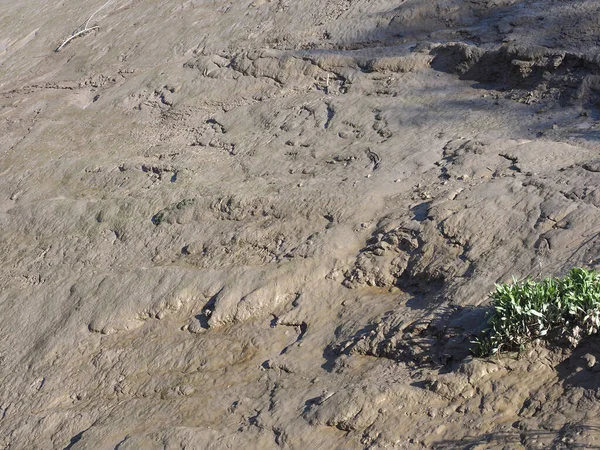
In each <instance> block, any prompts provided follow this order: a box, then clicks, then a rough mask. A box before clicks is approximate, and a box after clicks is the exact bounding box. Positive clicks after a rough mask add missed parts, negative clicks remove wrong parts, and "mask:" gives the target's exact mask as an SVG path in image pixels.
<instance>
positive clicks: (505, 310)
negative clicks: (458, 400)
mask: <svg viewBox="0 0 600 450" xmlns="http://www.w3.org/2000/svg"><path fill="white" fill-rule="evenodd" d="M490 297H491V298H492V307H493V308H494V310H493V312H492V313H491V315H490V316H489V319H488V325H489V327H488V328H487V329H485V330H484V331H483V332H482V334H481V336H480V337H479V338H477V339H476V340H475V341H474V342H473V344H474V347H473V348H472V349H471V350H472V352H473V353H474V354H475V355H476V356H489V355H493V354H496V353H498V352H500V351H501V350H507V351H511V350H522V349H523V348H524V346H525V345H526V344H527V343H528V342H531V341H533V340H534V339H544V340H547V341H558V340H563V339H566V340H567V341H569V342H570V343H571V344H572V345H574V346H575V345H577V344H578V342H579V340H580V339H581V338H583V337H585V336H589V335H592V334H596V333H597V332H598V330H600V273H598V272H594V271H590V270H586V269H581V268H573V269H571V271H570V272H569V274H568V275H567V276H565V277H564V278H546V279H545V280H542V281H540V282H535V281H533V280H530V279H528V280H525V281H522V282H517V281H516V280H514V282H513V284H502V285H496V290H495V291H494V292H492V293H491V294H490Z"/></svg>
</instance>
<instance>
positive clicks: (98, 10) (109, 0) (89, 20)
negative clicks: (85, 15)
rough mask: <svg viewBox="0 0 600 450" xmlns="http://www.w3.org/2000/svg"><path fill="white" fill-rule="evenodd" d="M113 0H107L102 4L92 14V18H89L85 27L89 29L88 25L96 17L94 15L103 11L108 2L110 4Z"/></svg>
mask: <svg viewBox="0 0 600 450" xmlns="http://www.w3.org/2000/svg"><path fill="white" fill-rule="evenodd" d="M113 1H114V0H108V1H107V2H106V3H105V4H104V5H102V6H101V7H100V8H98V9H97V10H96V11H95V12H94V14H92V15H91V16H90V18H89V19H88V20H87V22H86V23H85V27H84V28H85V29H86V30H87V27H88V25H89V24H90V22H91V21H92V19H93V18H94V16H95V15H96V14H98V13H99V12H100V11H102V10H103V9H104V8H105V7H106V6H108V4H109V3H112V2H113Z"/></svg>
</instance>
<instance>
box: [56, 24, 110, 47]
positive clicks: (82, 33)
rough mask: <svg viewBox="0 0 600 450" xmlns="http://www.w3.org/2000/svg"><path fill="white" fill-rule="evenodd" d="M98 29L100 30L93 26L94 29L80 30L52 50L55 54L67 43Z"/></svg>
mask: <svg viewBox="0 0 600 450" xmlns="http://www.w3.org/2000/svg"><path fill="white" fill-rule="evenodd" d="M98 28H100V27H99V26H95V27H92V28H86V29H84V30H81V31H79V32H77V33H75V34H74V35H72V36H70V37H69V38H68V39H67V40H65V42H63V43H62V44H60V45H59V46H58V47H57V49H56V50H54V51H55V52H59V51H60V49H61V48H63V47H64V46H65V45H67V44H68V43H69V42H71V41H72V40H73V39H75V38H76V37H79V36H83V35H84V34H86V33H89V32H90V31H93V30H97V29H98Z"/></svg>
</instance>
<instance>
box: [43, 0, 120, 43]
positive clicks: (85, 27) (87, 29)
mask: <svg viewBox="0 0 600 450" xmlns="http://www.w3.org/2000/svg"><path fill="white" fill-rule="evenodd" d="M113 1H114V0H108V1H107V2H106V3H104V4H103V5H102V6H101V7H100V8H98V9H97V10H96V11H94V13H93V14H92V15H91V16H90V17H89V19H88V20H87V21H86V22H85V25H83V29H81V27H79V28H77V29H76V30H75V31H73V33H72V34H71V36H69V37H68V38H67V39H65V41H64V42H63V43H62V44H60V45H59V46H58V47H57V48H56V50H54V51H55V52H59V51H60V50H61V49H62V48H63V47H64V46H65V45H67V44H68V43H69V42H71V41H72V40H73V39H75V38H77V37H79V36H83V35H84V34H87V33H89V32H90V31H93V30H97V29H99V28H100V27H99V26H98V25H95V26H93V27H90V26H89V25H90V22H91V21H92V19H93V18H94V16H95V15H96V14H98V13H99V12H100V11H102V10H103V9H104V8H106V7H107V6H108V5H109V4H110V3H112V2H113Z"/></svg>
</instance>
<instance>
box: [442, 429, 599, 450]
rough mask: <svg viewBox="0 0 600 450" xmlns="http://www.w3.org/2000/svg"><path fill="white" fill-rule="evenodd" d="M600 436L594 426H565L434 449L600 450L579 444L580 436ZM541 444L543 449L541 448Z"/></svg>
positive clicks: (445, 444)
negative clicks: (530, 446) (529, 449)
mask: <svg viewBox="0 0 600 450" xmlns="http://www.w3.org/2000/svg"><path fill="white" fill-rule="evenodd" d="M582 435H583V436H587V437H589V436H590V435H592V436H596V437H598V436H600V427H597V426H594V425H583V424H571V423H567V424H565V425H564V426H563V427H562V428H561V429H560V430H558V431H546V430H528V431H518V430H515V431H514V432H504V433H489V434H483V435H481V436H477V437H468V438H465V439H461V440H456V441H440V442H434V443H433V444H432V448H433V449H435V450H451V449H452V450H454V449H464V450H468V449H476V448H477V449H479V448H489V446H492V445H493V446H494V448H498V447H497V446H499V445H504V447H503V448H516V447H518V448H521V447H523V446H527V444H528V443H537V444H538V445H537V446H536V447H535V448H553V449H558V448H564V449H567V448H569V449H575V448H586V449H598V448H600V446H597V445H591V446H590V445H589V444H588V443H583V442H581V443H579V442H577V441H578V440H580V439H581V438H578V436H582ZM540 443H543V444H542V447H540V446H539V444H540Z"/></svg>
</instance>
